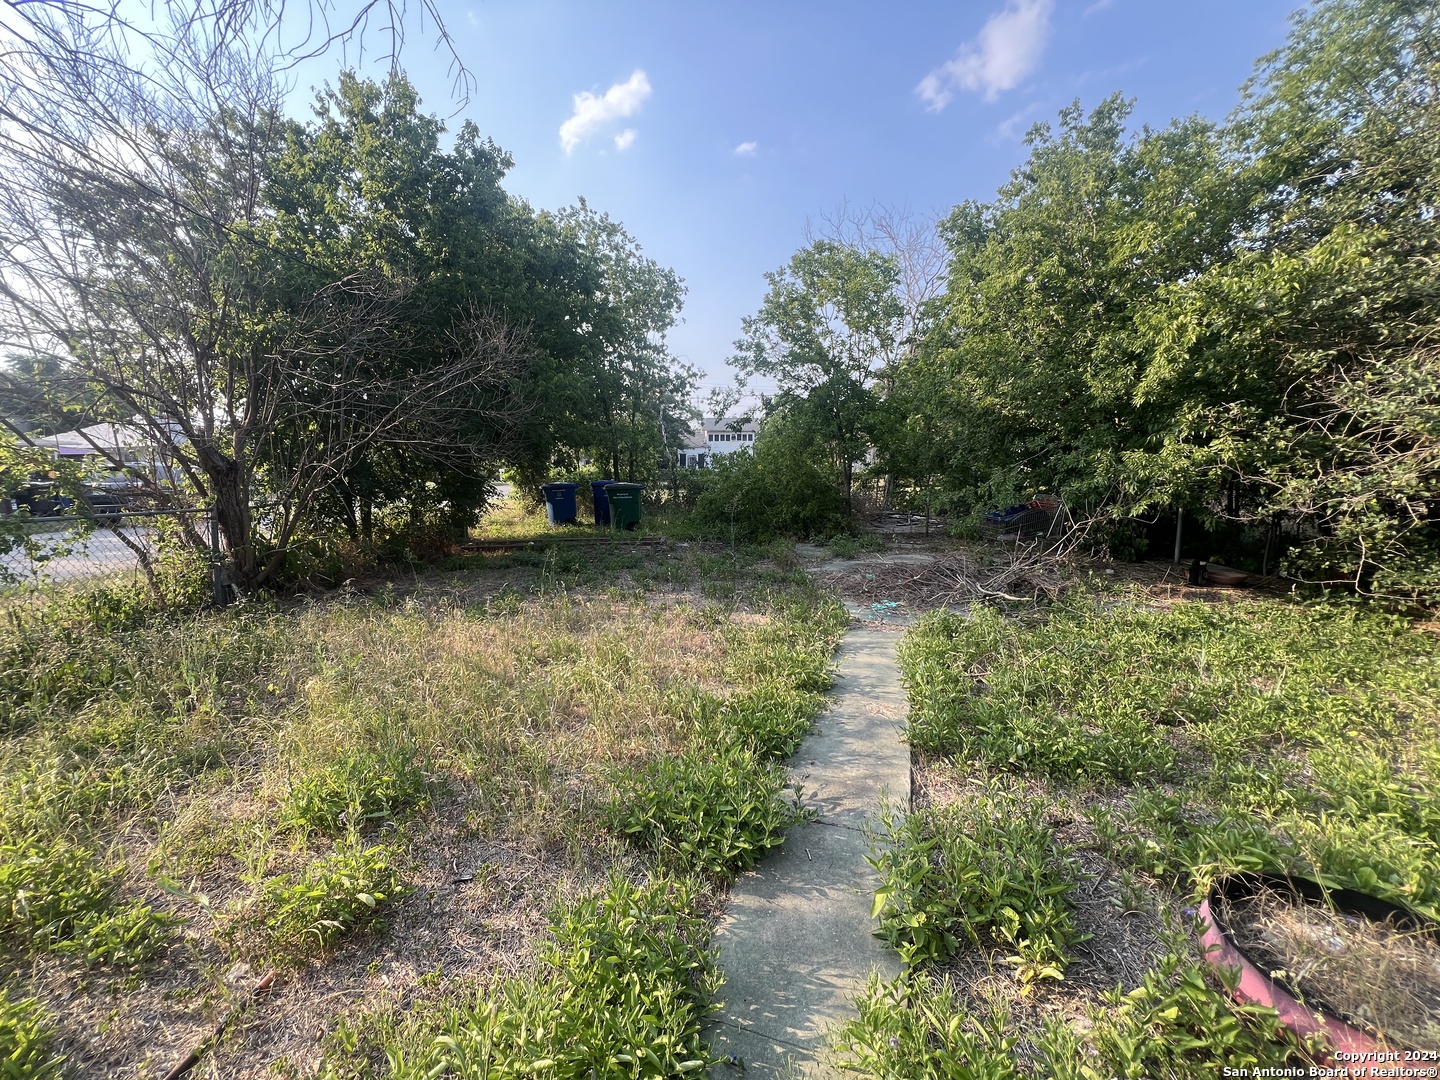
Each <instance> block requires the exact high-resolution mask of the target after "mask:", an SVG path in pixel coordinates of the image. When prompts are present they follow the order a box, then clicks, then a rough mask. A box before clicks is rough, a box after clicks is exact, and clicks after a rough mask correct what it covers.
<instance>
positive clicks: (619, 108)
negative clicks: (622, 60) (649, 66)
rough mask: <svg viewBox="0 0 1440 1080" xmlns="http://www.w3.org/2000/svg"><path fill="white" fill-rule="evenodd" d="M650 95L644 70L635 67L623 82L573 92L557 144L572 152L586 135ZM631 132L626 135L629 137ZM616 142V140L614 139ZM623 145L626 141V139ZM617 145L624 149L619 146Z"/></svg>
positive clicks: (640, 103)
mask: <svg viewBox="0 0 1440 1080" xmlns="http://www.w3.org/2000/svg"><path fill="white" fill-rule="evenodd" d="M649 96H650V80H649V79H647V78H646V77H645V72H643V71H636V72H635V74H633V75H631V76H630V78H629V79H628V80H626V81H625V82H623V83H616V84H615V85H614V86H612V87H610V89H609V90H606V91H605V93H604V94H602V95H600V96H598V97H597V96H596V95H595V94H592V93H590V92H589V91H588V90H582V91H580V93H578V94H576V95H575V111H574V113H572V114H571V116H570V119H568V120H566V121H565V123H563V124H561V125H560V145H561V146H562V147H564V148H565V153H567V154H569V153H572V152H573V151H574V149H575V147H577V146H579V145H580V143H581V142H582V141H583V140H585V139H587V138H589V137H590V136H591V135H592V134H594V133H595V132H596V131H598V130H599V129H600V128H602V127H604V126H605V125H606V124H608V123H609V122H610V121H612V120H620V119H623V118H625V117H627V116H630V115H632V114H633V113H635V111H636V110H638V109H639V108H640V106H641V105H642V104H643V103H644V101H645V99H646V98H647V97H649ZM633 140H634V135H633V134H632V135H631V136H630V141H633ZM615 145H616V146H620V140H619V139H618V138H617V139H616V141H615ZM625 145H626V146H628V145H630V143H629V142H626V144H625ZM620 149H621V150H623V149H625V147H624V146H620Z"/></svg>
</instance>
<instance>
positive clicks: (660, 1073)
mask: <svg viewBox="0 0 1440 1080" xmlns="http://www.w3.org/2000/svg"><path fill="white" fill-rule="evenodd" d="M701 897H702V886H701V885H700V884H699V883H698V882H696V881H694V880H693V879H674V878H654V879H651V880H650V881H649V882H647V883H646V884H644V885H633V884H631V883H629V882H627V881H624V880H622V879H619V878H616V879H614V880H612V881H611V883H610V886H609V888H608V889H607V890H606V891H605V892H603V893H601V894H600V895H597V896H592V897H589V898H587V899H585V900H582V901H580V902H579V903H577V904H575V905H573V906H572V907H570V908H568V909H567V910H564V911H562V912H560V913H559V914H558V915H557V917H556V918H555V921H554V924H553V925H552V927H551V940H550V941H549V942H548V943H547V944H546V946H545V947H544V949H543V950H542V952H541V956H540V964H539V968H538V970H537V971H536V973H535V974H534V975H533V976H531V977H528V978H522V979H513V980H510V981H509V982H506V983H504V984H502V985H501V986H500V987H499V988H498V989H496V990H494V991H491V992H489V993H487V994H485V995H482V996H481V998H480V999H479V1000H477V1001H476V1003H475V1004H474V1006H473V1007H472V1008H469V1009H467V1010H464V1011H462V1012H459V1013H457V1014H455V1015H453V1016H452V1017H451V1018H450V1019H449V1021H448V1022H447V1024H446V1027H445V1032H444V1034H442V1035H441V1036H440V1037H439V1038H438V1039H437V1040H436V1043H435V1049H434V1052H433V1053H432V1054H431V1055H429V1056H425V1057H422V1058H420V1059H419V1060H416V1061H414V1062H412V1063H400V1064H402V1065H404V1067H403V1068H401V1069H395V1072H394V1075H395V1076H397V1077H404V1078H406V1080H409V1078H411V1077H414V1078H417V1080H418V1078H420V1077H434V1076H438V1075H441V1074H442V1073H443V1074H445V1075H453V1076H457V1077H473V1078H476V1080H500V1078H502V1077H522V1076H523V1077H535V1078H538V1080H568V1078H571V1077H589V1076H605V1077H674V1076H683V1075H687V1074H693V1075H696V1076H700V1075H703V1070H704V1069H705V1067H706V1066H707V1065H708V1064H710V1062H711V1060H712V1059H711V1057H710V1055H709V1053H708V1052H707V1051H706V1048H705V1045H704V1042H703V1041H702V1039H701V1037H700V1023H701V1021H702V1020H703V1019H704V1017H705V1016H706V1015H707V1014H708V1013H709V1012H710V1011H711V1004H710V1002H711V997H712V995H713V994H714V991H715V989H716V988H717V986H718V985H719V979H718V976H717V974H716V971H715V960H714V956H713V954H712V953H711V952H710V951H709V948H708V943H709V937H710V928H709V924H708V923H707V922H706V920H705V919H704V918H703V917H702V916H701V915H700V914H698V909H699V907H700V900H701ZM391 1064H392V1068H394V1066H395V1065H396V1064H397V1063H396V1062H395V1061H393V1060H392V1062H391Z"/></svg>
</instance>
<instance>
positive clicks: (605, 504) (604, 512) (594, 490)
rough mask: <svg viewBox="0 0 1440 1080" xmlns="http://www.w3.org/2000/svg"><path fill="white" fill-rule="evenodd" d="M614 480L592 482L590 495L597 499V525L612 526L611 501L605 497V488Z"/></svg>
mask: <svg viewBox="0 0 1440 1080" xmlns="http://www.w3.org/2000/svg"><path fill="white" fill-rule="evenodd" d="M613 483H615V481H614V480H591V481H590V494H591V495H592V496H594V498H595V524H596V525H609V524H610V500H609V498H607V497H606V495H605V488H606V486H607V485H609V484H613Z"/></svg>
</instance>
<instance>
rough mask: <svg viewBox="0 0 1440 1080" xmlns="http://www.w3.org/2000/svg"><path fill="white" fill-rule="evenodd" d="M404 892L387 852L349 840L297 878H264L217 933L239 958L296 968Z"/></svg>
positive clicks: (368, 921) (371, 920)
mask: <svg viewBox="0 0 1440 1080" xmlns="http://www.w3.org/2000/svg"><path fill="white" fill-rule="evenodd" d="M403 891H404V886H403V885H402V884H401V881H400V875H399V872H398V871H397V870H396V868H395V866H394V864H393V861H392V855H391V853H390V852H389V851H387V850H386V849H385V848H383V847H370V848H363V849H362V848H361V847H359V845H357V844H355V843H353V841H352V842H350V843H346V844H342V845H341V846H339V847H337V848H336V850H335V851H334V852H332V853H331V854H330V855H326V856H322V857H321V858H318V859H315V860H314V861H312V862H310V863H309V864H308V865H307V866H305V868H304V869H303V870H301V871H300V872H299V873H298V874H282V875H279V876H277V877H272V878H267V879H266V880H265V881H264V882H263V883H262V884H261V886H260V890H259V893H258V895H257V896H256V897H255V899H254V901H253V902H252V903H251V904H250V905H249V906H248V907H247V908H245V909H243V910H242V911H241V912H240V913H239V914H238V915H237V916H234V917H232V918H231V919H230V921H229V922H228V923H227V924H226V925H225V927H224V928H223V929H222V931H221V935H222V938H223V939H224V940H226V941H228V942H229V943H230V944H231V945H232V946H233V947H234V948H235V949H236V950H237V951H238V952H240V953H241V954H242V955H248V956H261V957H264V958H265V959H266V960H268V961H269V962H271V963H272V964H275V965H277V966H297V965H299V964H301V963H303V962H305V961H306V960H308V959H311V958H313V957H315V956H318V955H320V954H321V953H323V952H325V951H326V950H327V949H329V948H330V946H331V945H333V944H335V942H337V941H338V940H340V939H341V938H342V937H345V936H346V935H349V934H352V933H355V932H357V931H361V930H364V929H367V928H369V927H371V926H373V925H374V924H375V920H376V918H377V917H378V915H379V911H380V907H381V905H382V904H384V903H385V902H386V901H389V900H393V899H395V898H396V897H397V896H399V895H401V894H402V893H403Z"/></svg>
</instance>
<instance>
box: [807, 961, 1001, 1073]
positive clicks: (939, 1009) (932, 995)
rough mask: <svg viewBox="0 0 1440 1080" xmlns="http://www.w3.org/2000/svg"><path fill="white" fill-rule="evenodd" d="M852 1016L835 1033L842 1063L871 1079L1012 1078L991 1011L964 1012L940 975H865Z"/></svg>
mask: <svg viewBox="0 0 1440 1080" xmlns="http://www.w3.org/2000/svg"><path fill="white" fill-rule="evenodd" d="M855 1008H856V1011H858V1012H859V1014H860V1016H859V1019H855V1020H847V1021H846V1022H845V1023H844V1024H843V1025H842V1026H841V1027H840V1029H839V1031H838V1032H837V1033H836V1036H835V1039H834V1046H835V1049H836V1050H837V1051H838V1055H839V1058H840V1064H841V1067H842V1068H845V1069H853V1070H855V1071H857V1072H860V1073H863V1074H864V1075H866V1076H872V1077H875V1080H952V1078H954V1077H964V1078H965V1080H1015V1078H1018V1077H1019V1076H1020V1073H1019V1072H1018V1071H1017V1069H1016V1066H1015V1060H1014V1057H1013V1054H1012V1052H1013V1050H1014V1048H1015V1044H1016V1043H1017V1042H1018V1041H1019V1040H1018V1039H1017V1038H1016V1037H1015V1036H1014V1035H1008V1034H1006V1033H1005V1026H1006V1022H1007V1019H1008V1018H1007V1017H1006V1015H1005V1013H1004V1012H1003V1011H997V1012H995V1013H994V1014H992V1015H991V1016H988V1017H985V1018H983V1019H982V1018H976V1017H974V1016H970V1015H968V1014H967V1013H966V1011H965V1010H964V1009H963V1008H962V1007H961V1005H960V1002H959V999H958V997H957V995H956V994H955V992H954V990H953V989H952V988H951V987H950V986H949V985H948V983H946V982H945V981H943V980H941V979H938V978H931V977H930V976H927V975H923V974H917V975H913V976H910V977H908V978H901V979H898V980H896V981H895V982H892V983H884V982H881V981H880V979H879V977H878V976H876V975H871V977H870V981H869V983H868V984H867V985H866V988H865V991H864V993H862V994H861V995H860V997H859V998H857V999H856V1002H855Z"/></svg>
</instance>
